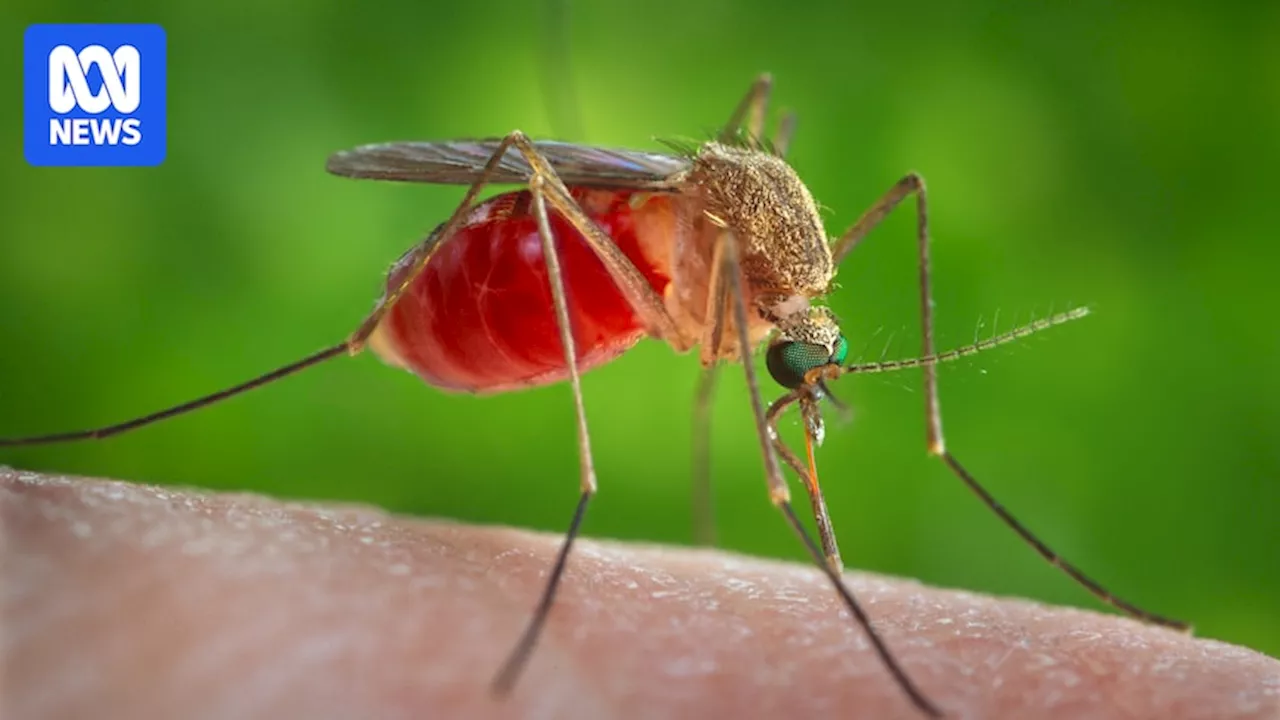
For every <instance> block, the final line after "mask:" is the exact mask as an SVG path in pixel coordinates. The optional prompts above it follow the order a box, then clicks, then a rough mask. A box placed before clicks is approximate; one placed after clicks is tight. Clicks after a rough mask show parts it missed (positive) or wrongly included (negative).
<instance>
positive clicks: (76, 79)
mask: <svg viewBox="0 0 1280 720" xmlns="http://www.w3.org/2000/svg"><path fill="white" fill-rule="evenodd" d="M22 69H23V95H22V115H23V152H24V154H25V155H26V157H27V162H28V163H31V164H32V165H38V166H47V167H104V166H113V167H125V166H140V165H159V164H160V163H162V162H164V157H165V152H166V149H167V148H166V145H167V140H168V137H167V133H166V128H165V90H166V87H165V82H166V78H165V34H164V28H162V27H160V26H159V25H32V26H30V27H28V28H27V32H26V34H25V35H24V36H23V41H22Z"/></svg>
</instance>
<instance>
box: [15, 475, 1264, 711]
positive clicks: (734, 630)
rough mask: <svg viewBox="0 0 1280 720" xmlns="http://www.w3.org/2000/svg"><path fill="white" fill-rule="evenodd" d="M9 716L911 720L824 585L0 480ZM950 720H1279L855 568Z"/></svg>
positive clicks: (1195, 666) (1032, 611)
mask: <svg viewBox="0 0 1280 720" xmlns="http://www.w3.org/2000/svg"><path fill="white" fill-rule="evenodd" d="M0 521H2V522H3V525H2V530H3V531H2V532H0V613H2V614H0V639H2V640H3V643H2V645H0V652H2V655H0V657H2V658H3V666H2V667H3V675H0V717H4V718H7V719H13V720H27V719H35V718H40V719H43V718H90V717H91V718H95V719H99V720H112V719H114V718H129V719H131V720H150V719H151V718H166V719H168V718H193V719H203V718H235V719H251V718H308V719H312V718H415V719H422V718H534V717H537V718H557V719H561V718H591V719H593V720H605V719H608V718H720V717H725V718H730V717H731V718H780V717H788V718H816V717H821V718H826V717H841V718H877V719H879V718H917V717H921V715H919V714H918V713H917V712H916V711H915V710H914V709H913V707H912V706H911V705H910V704H909V702H908V701H907V699H906V698H905V696H904V695H903V693H902V692H901V690H900V689H899V688H898V687H897V686H896V685H894V683H893V681H892V679H891V678H890V676H889V675H888V674H887V673H886V671H885V669H884V666H883V665H882V664H881V662H880V660H879V659H878V658H877V657H876V655H875V654H874V652H873V651H872V650H871V648H870V646H869V645H868V643H867V640H866V637H865V635H864V634H863V632H862V631H861V630H860V629H859V628H858V627H857V626H856V625H855V624H854V623H853V622H852V621H851V619H850V618H849V617H848V615H847V614H846V613H845V612H844V611H843V610H842V607H841V606H840V604H839V602H838V600H837V598H836V596H835V593H834V592H832V590H831V588H830V587H829V586H828V584H827V580H826V578H825V577H824V576H823V575H822V574H821V573H820V572H819V571H818V570H817V569H815V568H812V567H808V566H805V565H800V564H789V563H780V562H770V561H764V560H757V559H753V558H746V557H742V556H737V555H732V554H728V553H723V552H718V551H705V550H704V551H697V550H688V549H675V548H666V547H652V546H640V545H631V544H621V543H613V542H598V541H594V540H590V539H583V540H582V541H580V543H579V544H578V545H577V546H576V548H575V553H574V555H573V557H572V559H571V560H570V563H569V569H568V572H567V574H566V577H565V580H564V583H563V585H562V586H561V592H560V595H559V598H558V600H557V604H556V605H555V607H554V609H553V611H552V613H551V619H550V621H549V623H548V625H547V629H546V633H545V635H544V637H543V638H542V641H541V643H540V644H539V645H538V647H537V650H536V652H535V653H534V655H533V660H532V662H531V664H530V665H529V666H528V668H527V671H526V672H525V674H524V675H523V676H522V677H521V678H520V681H519V683H518V684H517V685H516V689H515V692H514V694H513V695H512V696H511V697H509V698H507V699H506V700H501V701H499V700H495V699H494V698H493V696H491V695H490V694H489V692H488V683H489V682H490V680H491V679H492V678H493V675H494V672H495V670H496V669H497V668H498V667H499V666H500V664H501V662H502V661H503V659H504V657H505V655H506V653H507V652H508V651H509V650H510V648H511V646H512V643H513V642H514V640H515V639H516V637H517V636H518V635H519V633H520V632H521V631H522V630H523V628H524V625H525V623H526V622H527V620H528V617H529V613H530V610H531V608H532V607H533V604H534V601H535V599H536V597H537V594H538V592H539V591H540V589H541V586H542V582H543V578H544V576H545V572H546V571H547V569H548V567H549V566H550V564H551V560H552V558H553V556H554V554H555V551H556V549H557V546H558V543H559V540H560V539H559V538H558V537H556V536H552V535H545V534H537V533H530V532H524V531H518V530H511V529H503V528H486V527H473V526H467V525H461V524H457V523H451V522H444V521H436V520H424V519H415V518H407V517H400V516H395V515H389V514H387V513H384V512H382V511H380V510H376V509H372V508H365V507H351V506H341V507H339V506H320V505H302V504H296V503H283V502H279V501H276V500H272V499H270V498H265V497H259V496H251V495H228V494H214V493H206V492H199V491H192V490H187V489H176V488H160V487H150V486H142V485H135V484H129V483H123V482H111V481H105V480H94V479H86V478H67V477H50V476H45V475H39V474H34V473H20V472H17V471H10V470H7V469H2V468H0ZM846 580H847V582H848V583H849V585H850V587H851V588H852V590H853V592H854V593H855V594H856V595H857V596H858V597H859V599H860V600H861V601H862V603H863V604H864V605H865V607H866V608H867V610H868V612H869V613H870V615H871V617H872V618H873V619H874V622H875V624H876V627H877V629H878V630H879V631H880V633H881V634H882V635H883V636H884V638H885V640H886V642H887V643H888V645H889V647H890V648H892V650H893V652H894V654H895V655H896V656H897V657H898V659H899V660H900V661H901V662H902V664H903V665H904V666H905V668H906V670H907V672H908V673H910V675H911V676H912V677H913V678H914V679H915V681H916V682H917V683H918V684H919V685H920V687H921V688H922V690H923V691H924V692H925V693H926V694H927V695H928V696H929V697H930V698H932V699H933V700H934V701H935V702H936V703H937V704H938V705H940V706H941V707H942V709H943V710H944V711H945V712H946V713H947V716H948V717H955V718H993V719H999V718H1045V719H1047V720H1051V719H1054V718H1098V719H1107V718H1160V719H1161V720H1181V719H1189V718H1205V719H1206V720H1208V719H1210V718H1212V719H1213V720H1233V719H1237V718H1277V717H1280V662H1277V661H1276V660H1274V659H1272V658H1269V657H1267V656H1265V655H1262V654H1259V653H1256V652H1253V651H1251V650H1247V649H1244V648H1241V647H1236V646H1233V645H1227V644H1224V643H1221V642H1216V641H1213V640H1200V639H1195V638H1193V637H1190V636H1187V635H1184V634H1181V633H1177V632H1173V631H1170V630H1165V629H1161V628H1155V627H1148V626H1145V625H1142V624H1140V623H1138V622H1135V621H1132V620H1128V619H1125V618H1120V617H1115V616H1111V615H1103V614H1099V613H1094V612H1088V611H1083V610H1074V609H1064V608H1054V607H1047V606H1044V605H1040V604H1036V603H1032V602H1030V601H1026V600H1019V599H1009V598H995V597H989V596H984V595H977V594H973V593H965V592H956V591H952V590H942V589H936V588H930V587H927V586H924V585H921V584H920V583H918V582H915V581H913V580H903V579H897V578H889V577H883V576H877V575H870V574H866V573H859V572H852V571H850V572H847V573H846Z"/></svg>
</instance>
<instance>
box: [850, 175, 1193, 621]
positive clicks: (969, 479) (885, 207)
mask: <svg viewBox="0 0 1280 720" xmlns="http://www.w3.org/2000/svg"><path fill="white" fill-rule="evenodd" d="M912 195H914V196H915V198H916V247H917V253H918V260H919V267H920V334H921V340H922V343H923V346H924V350H923V356H924V357H934V356H936V349H935V348H934V341H933V292H932V290H931V289H930V280H931V277H930V271H929V222H928V221H929V215H928V203H927V195H928V194H927V192H926V191H925V184H924V179H923V178H921V177H920V176H919V175H917V174H916V173H909V174H908V175H906V176H905V177H903V178H902V179H901V180H899V181H898V182H897V184H895V185H894V186H893V187H892V188H890V189H889V191H888V192H887V193H885V194H884V196H882V197H881V198H880V199H879V200H877V201H876V202H875V203H874V204H873V205H872V206H871V208H870V209H868V210H867V211H866V212H865V213H863V215H862V217H860V218H858V220H857V222H855V223H854V224H853V225H852V226H851V227H850V228H849V229H848V230H847V231H845V233H844V234H843V235H842V236H840V238H838V239H837V240H836V241H835V244H834V246H833V248H832V257H833V258H834V260H835V262H836V263H839V262H840V261H841V260H843V259H844V258H845V256H847V255H848V254H849V252H850V251H852V250H853V248H855V247H857V245H858V243H860V242H861V241H862V239H863V238H865V237H866V236H867V234H868V233H869V232H870V231H871V230H872V228H874V227H875V226H876V225H878V224H879V223H880V221H881V220H883V219H884V217H885V216H886V215H888V214H889V213H890V212H891V211H892V210H893V209H894V208H895V207H897V206H898V204H899V203H901V202H902V201H903V200H905V199H906V198H908V197H910V196H912ZM923 372H924V392H925V427H926V430H925V443H926V447H927V449H928V452H929V454H930V455H935V456H937V457H940V458H941V459H942V461H943V462H944V463H945V464H946V465H947V467H948V468H950V469H951V471H952V472H953V473H955V475H956V476H957V477H959V478H960V480H961V481H962V482H964V484H965V485H967V486H968V487H969V489H970V490H972V491H973V492H974V493H975V494H976V495H977V496H978V497H979V498H980V499H981V500H982V502H983V503H985V504H986V505H987V507H989V508H991V510H992V512H994V513H995V514H996V515H998V516H999V517H1000V519H1001V520H1003V521H1004V522H1005V524H1007V525H1008V526H1009V527H1010V528H1012V529H1013V531H1014V532H1016V533H1018V535H1019V536H1020V537H1022V539H1023V540H1025V541H1026V542H1027V544H1029V545H1031V547H1033V548H1034V549H1035V550H1036V552H1038V553H1040V555H1041V556H1042V557H1043V558H1044V559H1045V560H1047V561H1049V563H1051V564H1052V565H1054V566H1056V567H1059V568H1061V569H1062V570H1063V571H1064V572H1065V573H1067V575H1069V576H1071V578H1072V579H1073V580H1075V581H1076V582H1078V583H1080V584H1081V585H1082V586H1084V587H1085V589H1087V590H1088V591H1089V592H1091V593H1093V595H1094V596H1095V597H1097V598H1098V599H1099V600H1101V601H1102V602H1104V603H1106V604H1108V605H1110V606H1112V607H1114V608H1116V609H1118V610H1120V611H1122V612H1124V613H1126V614H1128V615H1131V616H1133V617H1135V618H1138V619H1140V620H1143V621H1145V622H1149V623H1154V624H1156V625H1163V626H1165V627H1171V628H1177V629H1180V630H1186V629H1189V626H1188V624H1187V623H1184V622H1182V621H1180V620H1173V619H1170V618H1167V617H1164V616H1162V615H1157V614H1156V613H1153V612H1149V611H1147V610H1143V609H1142V608H1140V607H1138V606H1136V605H1133V604H1132V603H1129V602H1127V601H1125V600H1123V599H1121V598H1119V597H1116V596H1115V595H1113V594H1112V593H1111V592H1110V591H1109V590H1107V589H1106V588H1104V587H1103V586H1102V585H1100V584H1099V583H1098V582H1097V581H1095V580H1094V579H1092V578H1090V577H1089V576H1088V575H1085V574H1084V573H1083V572H1081V571H1080V570H1079V569H1078V568H1076V566H1074V565H1072V564H1071V563H1069V562H1067V561H1066V560H1065V559H1064V558H1063V557H1062V556H1061V555H1059V554H1058V553H1056V552H1054V551H1053V550H1052V549H1050V548H1049V546H1048V545H1046V544H1045V543H1044V542H1043V541H1042V540H1040V538H1038V537H1036V536H1035V534H1034V533H1032V532H1031V531H1030V530H1028V529H1027V527H1026V526H1024V525H1023V524H1022V523H1021V522H1019V521H1018V520H1017V518H1015V517H1014V516H1013V515H1012V514H1011V513H1010V512H1009V511H1008V510H1006V509H1005V508H1004V506H1003V505H1001V504H1000V503H999V502H998V501H997V500H996V499H995V498H994V497H992V495H991V493H989V492H987V490H986V488H984V487H983V486H982V485H981V484H979V483H978V481H977V480H976V479H974V477H973V476H972V475H970V474H969V471H968V470H966V469H965V468H964V466H963V465H961V464H960V462H959V461H958V460H956V458H955V456H954V455H952V454H951V453H950V451H948V450H947V444H946V439H945V437H944V436H943V433H942V409H941V405H940V403H939V400H938V372H937V368H936V367H935V364H934V363H929V364H925V365H924V367H923Z"/></svg>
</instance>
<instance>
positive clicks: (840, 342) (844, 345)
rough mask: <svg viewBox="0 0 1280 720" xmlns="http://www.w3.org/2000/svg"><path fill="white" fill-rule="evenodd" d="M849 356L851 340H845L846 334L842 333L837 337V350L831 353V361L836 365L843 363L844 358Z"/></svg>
mask: <svg viewBox="0 0 1280 720" xmlns="http://www.w3.org/2000/svg"><path fill="white" fill-rule="evenodd" d="M847 357H849V341H848V340H845V339H844V336H843V335H841V336H840V337H838V338H836V351H835V352H833V353H831V360H830V362H833V363H835V364H836V365H843V364H844V359H845V358H847Z"/></svg>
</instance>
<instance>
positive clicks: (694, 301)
mask: <svg viewBox="0 0 1280 720" xmlns="http://www.w3.org/2000/svg"><path fill="white" fill-rule="evenodd" d="M684 180H685V192H684V193H681V194H679V195H675V196H667V198H669V199H668V200H666V202H668V203H669V206H668V207H667V208H666V210H668V213H665V215H666V216H665V217H664V218H663V221H664V222H666V223H667V224H668V227H667V228H665V230H666V231H667V232H669V233H670V235H669V237H670V238H671V239H672V240H671V245H670V248H671V249H670V253H671V254H670V274H669V276H670V277H671V285H670V286H669V287H668V288H667V292H666V293H665V296H664V301H665V303H666V306H667V310H668V311H669V312H670V313H671V315H672V316H673V317H674V318H675V320H676V323H677V324H678V326H679V327H680V329H681V332H682V334H683V335H684V336H685V337H686V338H687V339H689V340H691V341H693V342H699V341H701V340H702V338H703V336H704V333H705V330H706V329H707V326H708V325H709V324H710V323H711V322H712V320H713V317H712V313H711V309H710V308H709V306H708V296H709V294H710V291H711V287H710V281H711V278H712V275H713V270H714V268H713V267H712V266H713V263H714V254H715V247H716V242H717V239H718V238H719V237H720V236H721V235H722V234H724V233H729V234H731V235H732V237H733V238H735V239H736V241H737V247H738V249H739V252H738V254H739V258H740V260H741V264H742V273H743V279H744V282H745V285H744V287H743V290H744V291H745V293H746V301H747V311H748V312H747V318H748V331H749V334H750V338H751V343H752V346H753V347H754V346H755V345H756V344H758V343H759V342H761V341H763V340H764V339H765V337H766V336H767V335H768V334H769V332H770V331H771V330H773V329H774V327H775V325H776V324H777V323H778V322H779V320H784V319H785V318H786V317H787V316H790V315H793V314H796V315H798V314H807V312H808V308H809V303H808V300H809V299H810V298H813V297H817V296H821V295H825V294H826V293H827V291H828V288H829V286H830V284H831V277H832V259H831V250H830V247H829V246H828V243H827V237H826V232H825V230H824V228H823V225H822V220H821V218H820V217H819V215H818V209H817V205H816V204H815V203H814V201H813V197H812V196H811V195H810V194H809V190H808V189H807V188H806V187H805V186H804V183H802V182H801V181H800V178H799V177H798V176H797V175H796V174H795V171H794V170H792V169H791V167H790V166H789V165H787V163H786V162H785V161H783V160H782V159H781V158H778V157H775V156H773V155H769V154H766V153H763V152H760V151H756V150H748V149H743V148H738V147H732V146H726V145H721V144H719V143H708V144H706V145H704V146H703V147H702V148H701V150H700V151H699V152H698V154H697V156H696V157H695V158H694V163H693V167H692V168H690V170H689V172H688V173H687V175H686V177H685V178H684ZM655 199H656V198H655ZM732 314H733V313H732V308H731V307H729V308H726V318H725V324H724V332H723V334H722V336H721V341H720V343H719V347H718V348H717V349H716V352H715V353H714V356H715V357H719V358H721V359H724V360H729V361H732V360H737V359H739V353H738V346H737V335H736V330H735V326H734V323H733V321H732ZM678 349H683V348H678ZM704 358H707V355H705V354H704Z"/></svg>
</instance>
